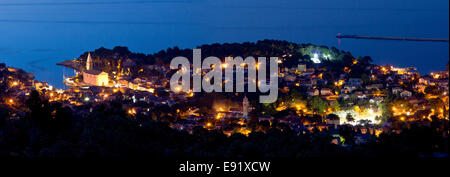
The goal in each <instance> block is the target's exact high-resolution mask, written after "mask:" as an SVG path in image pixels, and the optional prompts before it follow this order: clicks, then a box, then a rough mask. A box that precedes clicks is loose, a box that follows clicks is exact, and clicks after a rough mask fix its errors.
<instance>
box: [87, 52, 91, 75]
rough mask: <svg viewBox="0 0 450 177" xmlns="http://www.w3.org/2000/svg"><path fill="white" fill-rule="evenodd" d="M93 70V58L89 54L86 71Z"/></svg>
mask: <svg viewBox="0 0 450 177" xmlns="http://www.w3.org/2000/svg"><path fill="white" fill-rule="evenodd" d="M91 69H92V58H91V53H88V57H87V61H86V70H87V71H89V70H91Z"/></svg>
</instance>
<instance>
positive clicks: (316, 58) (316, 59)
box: [311, 53, 321, 63]
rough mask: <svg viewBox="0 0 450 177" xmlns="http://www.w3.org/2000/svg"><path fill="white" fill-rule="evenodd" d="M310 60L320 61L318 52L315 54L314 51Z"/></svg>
mask: <svg viewBox="0 0 450 177" xmlns="http://www.w3.org/2000/svg"><path fill="white" fill-rule="evenodd" d="M311 60H312V61H313V62H314V63H321V61H320V59H319V54H317V53H315V54H314V55H313V58H311Z"/></svg>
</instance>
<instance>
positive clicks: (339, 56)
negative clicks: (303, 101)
mask: <svg viewBox="0 0 450 177" xmlns="http://www.w3.org/2000/svg"><path fill="white" fill-rule="evenodd" d="M196 48H200V49H202V58H205V57H208V56H216V57H219V58H221V59H223V58H225V57H228V56H242V57H247V56H253V57H259V56H262V57H280V58H284V62H283V63H282V64H281V67H283V66H286V67H291V66H296V65H297V64H298V63H304V64H311V63H312V61H311V60H310V59H311V57H313V55H314V54H315V53H316V54H318V55H319V57H320V59H321V60H322V62H323V63H327V62H333V63H335V62H345V63H347V62H351V60H352V59H353V56H352V55H351V54H350V52H345V51H340V50H338V49H337V48H335V47H331V48H329V47H327V46H316V45H312V44H297V43H293V42H287V41H280V40H261V41H257V42H244V43H224V44H218V43H215V44H206V45H201V46H198V47H196ZM90 53H91V55H92V57H93V59H94V62H95V63H96V64H97V66H99V67H103V66H104V67H108V68H110V67H112V68H115V67H117V65H118V64H119V62H120V64H121V65H122V66H123V65H133V66H143V65H146V64H169V63H170V61H171V60H172V59H173V58H174V57H177V56H184V57H187V58H189V59H192V49H180V48H178V47H173V48H168V49H166V50H161V51H159V52H157V53H154V54H143V53H133V52H131V51H129V50H128V48H127V47H120V46H118V47H114V49H112V50H111V49H106V48H103V47H101V48H99V49H96V50H95V51H92V52H90ZM87 54H88V52H85V53H83V54H82V55H81V56H80V58H79V60H80V61H81V62H82V63H83V62H85V59H86V58H87ZM128 59H130V60H128ZM105 65H109V66H105ZM108 68H104V69H105V70H109V69H108Z"/></svg>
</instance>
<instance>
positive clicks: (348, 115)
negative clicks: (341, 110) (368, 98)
mask: <svg viewBox="0 0 450 177" xmlns="http://www.w3.org/2000/svg"><path fill="white" fill-rule="evenodd" d="M345 119H346V120H347V122H353V121H355V118H353V116H352V114H350V113H347V116H346V117H345Z"/></svg>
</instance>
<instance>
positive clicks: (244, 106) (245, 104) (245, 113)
mask: <svg viewBox="0 0 450 177" xmlns="http://www.w3.org/2000/svg"><path fill="white" fill-rule="evenodd" d="M242 116H243V117H244V118H246V119H247V118H248V98H247V96H244V100H243V101H242Z"/></svg>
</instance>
